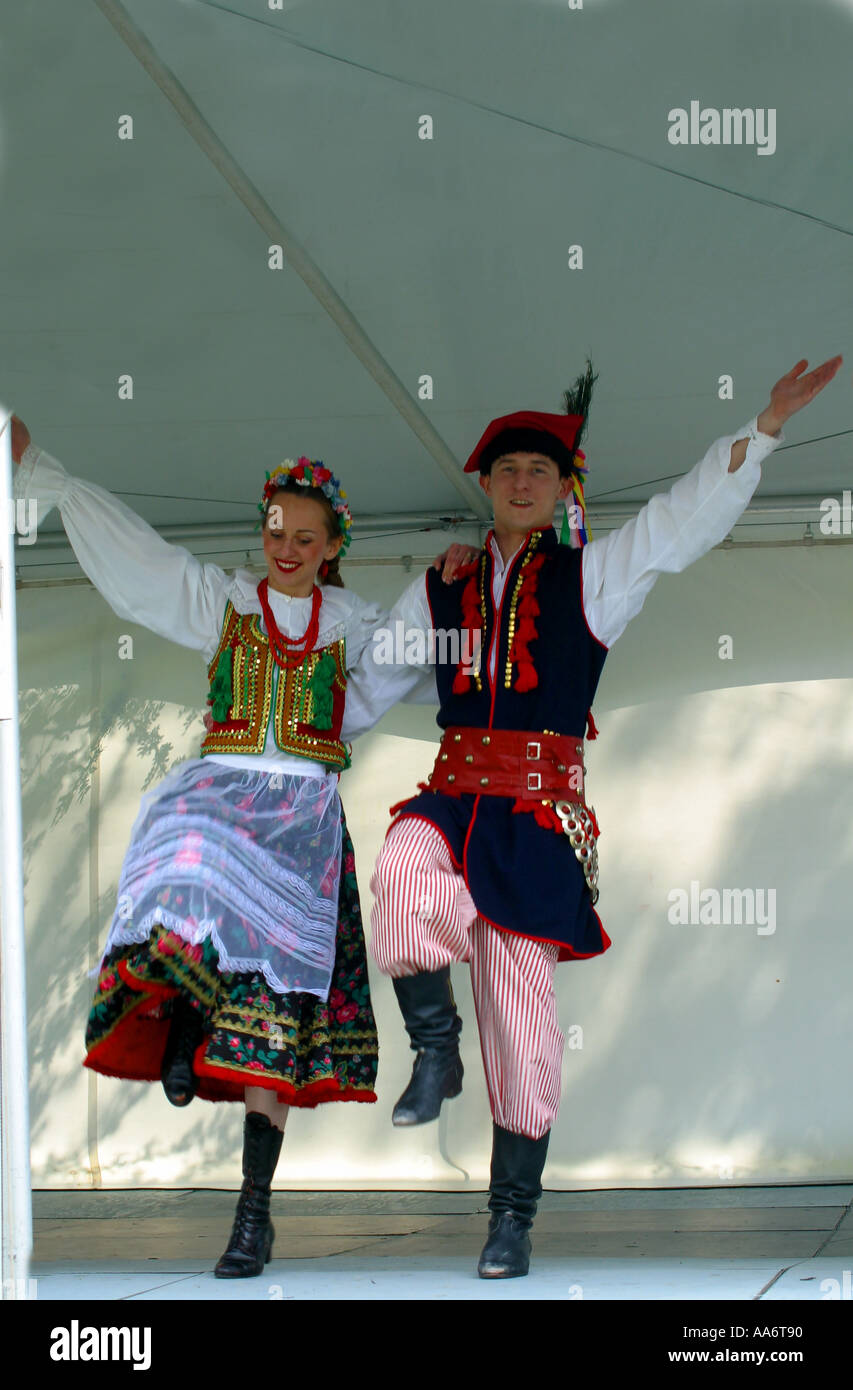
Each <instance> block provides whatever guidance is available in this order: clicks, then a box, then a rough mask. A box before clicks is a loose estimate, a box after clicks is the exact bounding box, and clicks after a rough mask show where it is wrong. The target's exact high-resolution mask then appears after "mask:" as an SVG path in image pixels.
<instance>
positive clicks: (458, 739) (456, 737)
mask: <svg viewBox="0 0 853 1390" xmlns="http://www.w3.org/2000/svg"><path fill="white" fill-rule="evenodd" d="M453 742H454V743H461V742H462V735H461V734H454V735H453Z"/></svg>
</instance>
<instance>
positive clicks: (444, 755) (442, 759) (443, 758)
mask: <svg viewBox="0 0 853 1390" xmlns="http://www.w3.org/2000/svg"><path fill="white" fill-rule="evenodd" d="M440 761H441V762H443V763H446V762H447V754H446V753H442V755H441V759H440Z"/></svg>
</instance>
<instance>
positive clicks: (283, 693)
mask: <svg viewBox="0 0 853 1390" xmlns="http://www.w3.org/2000/svg"><path fill="white" fill-rule="evenodd" d="M12 453H13V458H14V460H15V462H16V463H17V464H18V465H19V467H18V468H17V470H16V477H15V483H16V494H17V496H19V497H24V498H26V499H30V498H35V499H37V501H38V506H39V513H40V515H39V520H41V517H42V516H43V515H44V514H45V513H46V512H47V511H49V510H50V508H51V507H52V506H58V507H59V510H60V514H61V516H62V520H63V524H64V526H65V530H66V532H67V534H68V538H69V540H70V542H71V545H72V546H73V548H74V552H75V554H76V556H77V559H78V561H79V563H80V565H81V567H82V568H83V570H84V571H85V572H86V574H87V575H88V576H89V578H90V579H91V580H92V583H93V584H94V585H95V587H96V588H97V589H98V590H99V591H100V593H101V594H102V595H103V596H104V598H105V599H106V600H107V602H108V603H109V604H110V607H111V608H112V609H113V610H114V612H116V613H117V614H118V615H119V617H122V618H126V619H129V620H131V621H133V622H138V623H142V624H144V625H145V626H146V627H148V628H150V629H151V630H152V631H154V632H156V633H158V634H160V635H161V636H163V637H167V638H170V639H171V640H172V641H175V642H179V643H181V644H182V645H183V646H188V647H193V648H195V649H196V650H198V651H200V652H201V653H202V654H203V656H204V658H205V660H206V661H207V663H208V676H209V680H210V694H209V696H208V703H209V704H210V706H211V710H210V715H209V717H206V720H205V722H206V725H207V729H208V732H207V735H206V737H205V738H204V740H203V742H202V745H201V751H200V756H199V757H197V758H192V759H190V760H189V761H187V762H184V763H181V764H180V765H179V766H177V767H175V768H173V769H172V771H171V772H170V773H169V774H168V775H167V777H166V778H165V779H164V780H163V781H162V782H161V783H160V785H159V786H158V787H157V788H156V789H155V790H154V791H153V792H150V793H149V794H147V795H146V796H145V797H144V798H143V801H142V805H141V808H140V811H139V815H138V817H137V820H136V823H135V825H134V827H133V832H132V836H131V842H130V847H129V849H128V851H127V854H126V857H125V860H124V864H123V867H122V871H121V878H120V883H119V895H118V903H117V907H116V911H115V914H114V916H113V919H112V923H111V925H110V930H109V935H108V939H107V943H106V948H105V952H104V956H103V960H102V964H101V968H100V974H99V977H98V983H97V989H96V992H95V997H94V1001H93V1004H92V1008H91V1012H90V1015H89V1019H88V1024H87V1028H86V1049H87V1055H86V1058H85V1063H84V1065H86V1066H88V1067H91V1068H92V1069H93V1070H95V1071H99V1072H102V1073H104V1074H105V1075H108V1076H117V1077H125V1078H130V1079H134V1080H143V1081H155V1080H158V1079H160V1080H162V1084H163V1087H164V1090H165V1092H166V1095H167V1096H168V1098H169V1100H170V1101H171V1102H172V1104H173V1105H178V1106H183V1105H187V1104H189V1102H190V1101H191V1100H192V1098H193V1096H194V1095H196V1094H197V1095H198V1096H199V1097H200V1098H202V1099H205V1100H210V1101H245V1105H246V1116H245V1122H244V1141H243V1179H244V1181H243V1186H242V1189H241V1192H240V1198H239V1201H238V1204H237V1213H236V1217H235V1220H234V1226H233V1230H232V1232H231V1238H230V1241H229V1243H228V1248H227V1250H226V1251H225V1253H224V1254H223V1256H222V1257H221V1259H220V1260H219V1262H218V1264H217V1266H216V1270H215V1273H216V1274H217V1275H218V1276H219V1277H220V1278H240V1277H245V1276H251V1275H256V1274H259V1273H261V1272H262V1270H263V1267H264V1263H265V1262H266V1261H267V1260H268V1259H269V1258H270V1251H271V1248H272V1242H273V1237H274V1231H273V1226H272V1223H271V1221H270V1216H269V1205H270V1188H271V1183H272V1179H273V1175H274V1173H275V1168H276V1164H277V1161H278V1157H279V1153H280V1150H281V1144H282V1137H283V1132H284V1127H285V1121H286V1119H287V1115H288V1111H289V1107H290V1106H299V1107H314V1106H316V1105H318V1104H323V1103H326V1102H330V1101H354V1102H371V1101H375V1099H376V1095H375V1092H374V1089H373V1088H374V1084H375V1077H376V1068H377V1051H378V1049H377V1038H376V1027H375V1023H374V1018H373V1012H372V1009H371V1003H370V989H369V984H368V976H367V963H366V955H365V946H364V936H363V931H362V924H361V914H360V909H359V897H358V887H357V884H356V877H355V861H354V857H353V848H352V843H351V841H350V837H349V834H348V832H347V827H346V821H345V819H344V814H343V809H342V806H341V802H340V798H339V796H338V778H339V775H340V773H341V771H342V770H343V769H344V768H345V767H347V766H349V755H348V749H347V747H346V745H345V744H344V743H343V742H342V740H341V728H342V720H343V714H344V703H345V694H346V684H347V670H348V669H351V668H352V666H353V665H354V664H355V663H356V662H357V660H358V658H359V655H360V653H361V652H362V651H363V650H364V648H365V646H366V644H367V643H368V641H369V640H370V638H371V635H372V632H373V630H374V628H375V626H376V625H377V624H378V623H379V621H380V620H381V617H382V610H380V609H379V608H378V607H377V606H376V605H374V604H368V603H366V602H364V601H363V600H361V599H360V598H358V597H357V596H356V595H355V594H352V593H350V592H348V591H346V590H345V589H344V588H343V585H342V581H341V579H340V576H339V574H338V557H339V555H340V554H341V553H342V552H343V551H345V550H346V547H347V545H348V544H349V539H350V536H349V528H350V526H351V524H352V516H351V513H350V510H349V506H348V504H347V502H346V493H345V492H343V490H342V489H341V487H340V485H339V483H338V480H337V479H336V478H335V477H334V475H333V474H332V473H331V472H330V471H329V469H327V468H324V467H323V465H322V464H321V463H320V462H317V461H312V460H309V459H305V458H300V459H299V461H298V462H297V463H296V464H293V463H291V462H290V461H286V462H285V463H284V464H282V465H281V466H280V467H279V468H277V469H276V470H275V472H274V473H272V474H271V475H270V474H267V482H266V485H265V486H264V489H263V500H262V502H261V503H260V504H259V510H260V511H261V513H262V517H263V547H264V558H265V561H266V568H267V574H266V577H265V578H264V579H263V580H262V581H261V582H260V583H258V580H257V577H256V576H253V575H252V574H251V573H250V572H249V571H247V570H240V569H238V570H237V571H236V572H235V573H234V574H232V575H229V574H226V573H225V572H224V571H223V570H221V569H220V568H219V567H218V566H216V565H212V564H202V563H201V562H200V561H199V560H197V559H196V558H195V557H194V556H192V555H191V554H190V553H189V552H188V551H186V550H184V549H182V548H179V547H176V546H173V545H169V544H167V542H165V541H164V540H163V539H162V538H161V537H160V536H158V535H157V533H156V532H155V531H154V530H153V529H152V528H151V527H150V526H148V525H147V523H146V522H144V521H143V520H142V519H141V518H140V517H138V516H136V515H135V513H133V512H132V511H130V510H129V509H128V508H127V507H126V506H125V505H124V504H123V503H122V502H120V501H119V500H118V499H117V498H115V497H114V496H112V495H111V494H110V493H109V492H107V491H105V490H104V489H102V488H100V487H97V486H95V485H93V484H91V483H87V482H85V481H83V480H82V479H78V478H72V477H69V475H68V474H67V473H66V471H65V469H64V468H63V467H62V465H61V464H59V463H57V461H56V460H55V459H53V458H51V457H50V456H49V455H48V454H46V453H44V452H42V451H40V450H38V449H37V448H35V446H33V445H32V444H31V442H30V436H29V432H28V431H27V429H26V426H25V425H23V423H22V422H21V421H20V420H19V419H17V417H13V435H12ZM452 553H453V554H454V555H455V554H456V553H457V548H456V547H454V548H453V552H452ZM318 581H319V582H318Z"/></svg>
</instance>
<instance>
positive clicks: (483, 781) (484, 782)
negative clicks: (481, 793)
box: [480, 777, 489, 787]
mask: <svg viewBox="0 0 853 1390" xmlns="http://www.w3.org/2000/svg"><path fill="white" fill-rule="evenodd" d="M488 785H489V779H488V777H481V778H480V786H481V787H487V786H488Z"/></svg>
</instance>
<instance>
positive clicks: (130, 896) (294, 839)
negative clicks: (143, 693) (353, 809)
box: [104, 758, 341, 999]
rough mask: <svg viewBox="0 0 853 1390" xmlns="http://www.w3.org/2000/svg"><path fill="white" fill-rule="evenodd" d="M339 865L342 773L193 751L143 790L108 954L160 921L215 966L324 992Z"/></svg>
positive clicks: (280, 989) (278, 985)
mask: <svg viewBox="0 0 853 1390" xmlns="http://www.w3.org/2000/svg"><path fill="white" fill-rule="evenodd" d="M340 869H341V804H340V798H339V796H338V784H337V779H336V778H334V777H330V778H318V777H300V776H294V775H292V774H289V773H284V772H280V773H270V772H262V771H255V770H251V771H249V770H246V769H237V768H230V767H228V766H227V765H225V764H222V763H214V762H211V761H210V760H209V759H207V760H205V759H203V758H195V759H193V760H192V761H190V762H186V763H181V764H180V765H179V766H178V767H176V768H174V769H173V770H172V771H171V772H170V773H169V774H168V776H167V777H166V778H164V780H163V781H162V782H161V783H160V785H159V786H158V787H156V788H155V789H154V790H153V791H151V792H149V793H148V794H147V795H146V796H145V797H143V800H142V803H141V806H140V810H139V815H138V816H137V818H136V822H135V824H134V827H133V831H132V834H131V841H130V846H129V848H128V851H127V854H126V856H125V860H124V864H123V866H122V871H121V878H120V881H119V893H118V903H117V906H116V911H115V913H114V915H113V919H112V923H111V925H110V930H109V935H108V938H107V944H106V948H105V951H104V957H106V955H107V954H108V953H109V952H110V951H111V950H113V949H114V948H115V947H116V946H119V945H127V944H131V943H136V942H142V941H145V940H147V938H148V936H149V934H150V932H151V928H152V926H154V925H155V924H156V923H158V922H159V923H161V924H162V925H163V926H165V927H168V928H169V930H170V931H173V932H175V933H177V935H178V936H180V937H181V938H182V939H183V940H184V941H186V942H188V943H190V944H191V945H196V944H197V943H199V942H200V941H203V940H205V939H206V938H208V937H209V938H210V939H211V940H212V942H213V944H214V946H215V947H216V950H217V952H218V954H219V969H220V971H221V972H228V973H230V972H232V971H233V972H240V973H249V974H254V973H256V972H259V973H260V974H262V975H263V977H264V979H265V980H266V982H267V984H268V985H269V986H270V988H272V989H274V990H275V991H276V992H277V993H279V994H286V993H288V992H289V991H291V990H299V991H302V992H304V993H306V994H315V995H317V996H318V997H319V998H321V999H326V998H327V996H328V992H329V988H330V985H331V978H332V970H333V967H334V962H335V938H336V935H337V924H338V887H339V882H340Z"/></svg>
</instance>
